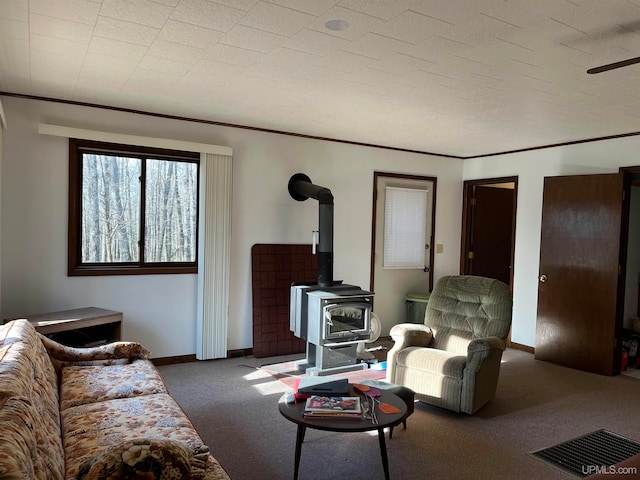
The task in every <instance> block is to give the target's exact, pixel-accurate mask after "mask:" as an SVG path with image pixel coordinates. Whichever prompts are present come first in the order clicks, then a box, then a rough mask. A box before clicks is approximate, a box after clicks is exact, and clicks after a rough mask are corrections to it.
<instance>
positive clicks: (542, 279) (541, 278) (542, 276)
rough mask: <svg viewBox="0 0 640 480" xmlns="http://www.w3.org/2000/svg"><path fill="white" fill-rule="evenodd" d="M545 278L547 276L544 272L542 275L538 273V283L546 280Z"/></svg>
mask: <svg viewBox="0 0 640 480" xmlns="http://www.w3.org/2000/svg"><path fill="white" fill-rule="evenodd" d="M547 278H548V277H547V276H546V275H545V274H544V273H543V274H542V275H540V278H539V280H540V283H544V282H546V281H547Z"/></svg>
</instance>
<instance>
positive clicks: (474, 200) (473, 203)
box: [471, 198, 476, 207]
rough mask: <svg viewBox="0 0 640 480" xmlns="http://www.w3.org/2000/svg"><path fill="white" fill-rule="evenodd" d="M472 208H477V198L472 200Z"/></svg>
mask: <svg viewBox="0 0 640 480" xmlns="http://www.w3.org/2000/svg"><path fill="white" fill-rule="evenodd" d="M471 206H472V207H475V206H476V199H475V198H472V199H471Z"/></svg>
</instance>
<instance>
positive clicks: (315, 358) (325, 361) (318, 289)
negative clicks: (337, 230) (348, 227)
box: [289, 173, 374, 375]
mask: <svg viewBox="0 0 640 480" xmlns="http://www.w3.org/2000/svg"><path fill="white" fill-rule="evenodd" d="M289 193H290V194H291V196H292V197H293V198H294V199H295V200H298V201H303V200H306V199H307V198H316V199H317V200H318V202H319V203H320V221H319V223H320V225H319V233H320V236H319V244H318V247H319V248H318V282H317V283H308V284H294V285H292V286H291V299H290V301H291V309H290V329H291V331H292V332H293V333H294V335H295V336H297V337H299V338H302V339H304V340H306V342H307V358H306V359H305V361H303V362H300V363H298V368H300V369H301V370H304V371H306V372H307V374H311V375H326V374H330V373H338V372H344V371H350V370H361V369H364V368H367V365H366V364H365V363H358V361H357V353H356V349H357V343H358V342H360V341H362V340H368V339H369V338H370V337H371V304H372V300H373V296H374V294H373V293H372V292H368V291H365V290H363V289H361V288H360V287H357V286H354V285H348V284H343V283H341V282H335V281H334V280H333V195H332V194H331V191H330V190H329V189H327V188H324V187H319V186H317V185H313V184H312V183H311V180H310V179H309V177H307V176H306V175H304V174H302V173H298V174H295V175H294V176H292V177H291V179H290V180H289Z"/></svg>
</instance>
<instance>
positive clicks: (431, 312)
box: [424, 275, 513, 354]
mask: <svg viewBox="0 0 640 480" xmlns="http://www.w3.org/2000/svg"><path fill="white" fill-rule="evenodd" d="M512 307H513V301H512V295H511V290H510V289H509V286H508V285H506V284H504V283H503V282H501V281H499V280H494V279H492V278H484V277H476V276H471V275H458V276H446V277H442V278H440V280H438V282H437V283H436V286H435V288H434V289H433V292H432V293H431V296H430V297H429V302H428V303H427V309H426V311H425V317H424V323H425V325H428V326H429V327H431V330H432V331H433V342H432V344H431V346H432V347H433V348H438V349H440V350H447V351H450V352H454V353H460V354H466V352H467V346H468V345H469V342H471V340H474V339H476V338H484V337H490V336H497V337H500V338H502V339H506V338H507V335H508V334H509V329H510V328H511V312H512Z"/></svg>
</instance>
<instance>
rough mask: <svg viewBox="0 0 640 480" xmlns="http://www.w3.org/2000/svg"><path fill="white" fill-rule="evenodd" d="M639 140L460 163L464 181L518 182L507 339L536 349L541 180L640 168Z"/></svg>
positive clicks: (584, 144) (538, 151)
mask: <svg viewBox="0 0 640 480" xmlns="http://www.w3.org/2000/svg"><path fill="white" fill-rule="evenodd" d="M639 149H640V137H627V138H620V139H615V140H607V141H600V142H590V143H583V144H579V145H571V146H564V147H557V148H549V149H542V150H533V151H529V152H522V153H517V154H508V155H497V156H493V157H487V158H478V159H471V160H465V162H464V173H463V176H464V180H476V179H482V178H494V177H504V176H517V177H518V200H517V201H518V205H517V217H516V248H515V260H514V285H513V288H514V291H513V301H514V311H513V326H512V332H511V338H512V340H513V341H514V342H516V343H520V344H522V345H528V346H535V338H536V314H537V302H538V267H539V261H540V258H539V255H540V227H541V224H542V190H543V182H544V177H545V176H555V175H580V174H596V173H616V172H618V169H619V167H621V166H633V165H640V157H639V155H638V151H639Z"/></svg>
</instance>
